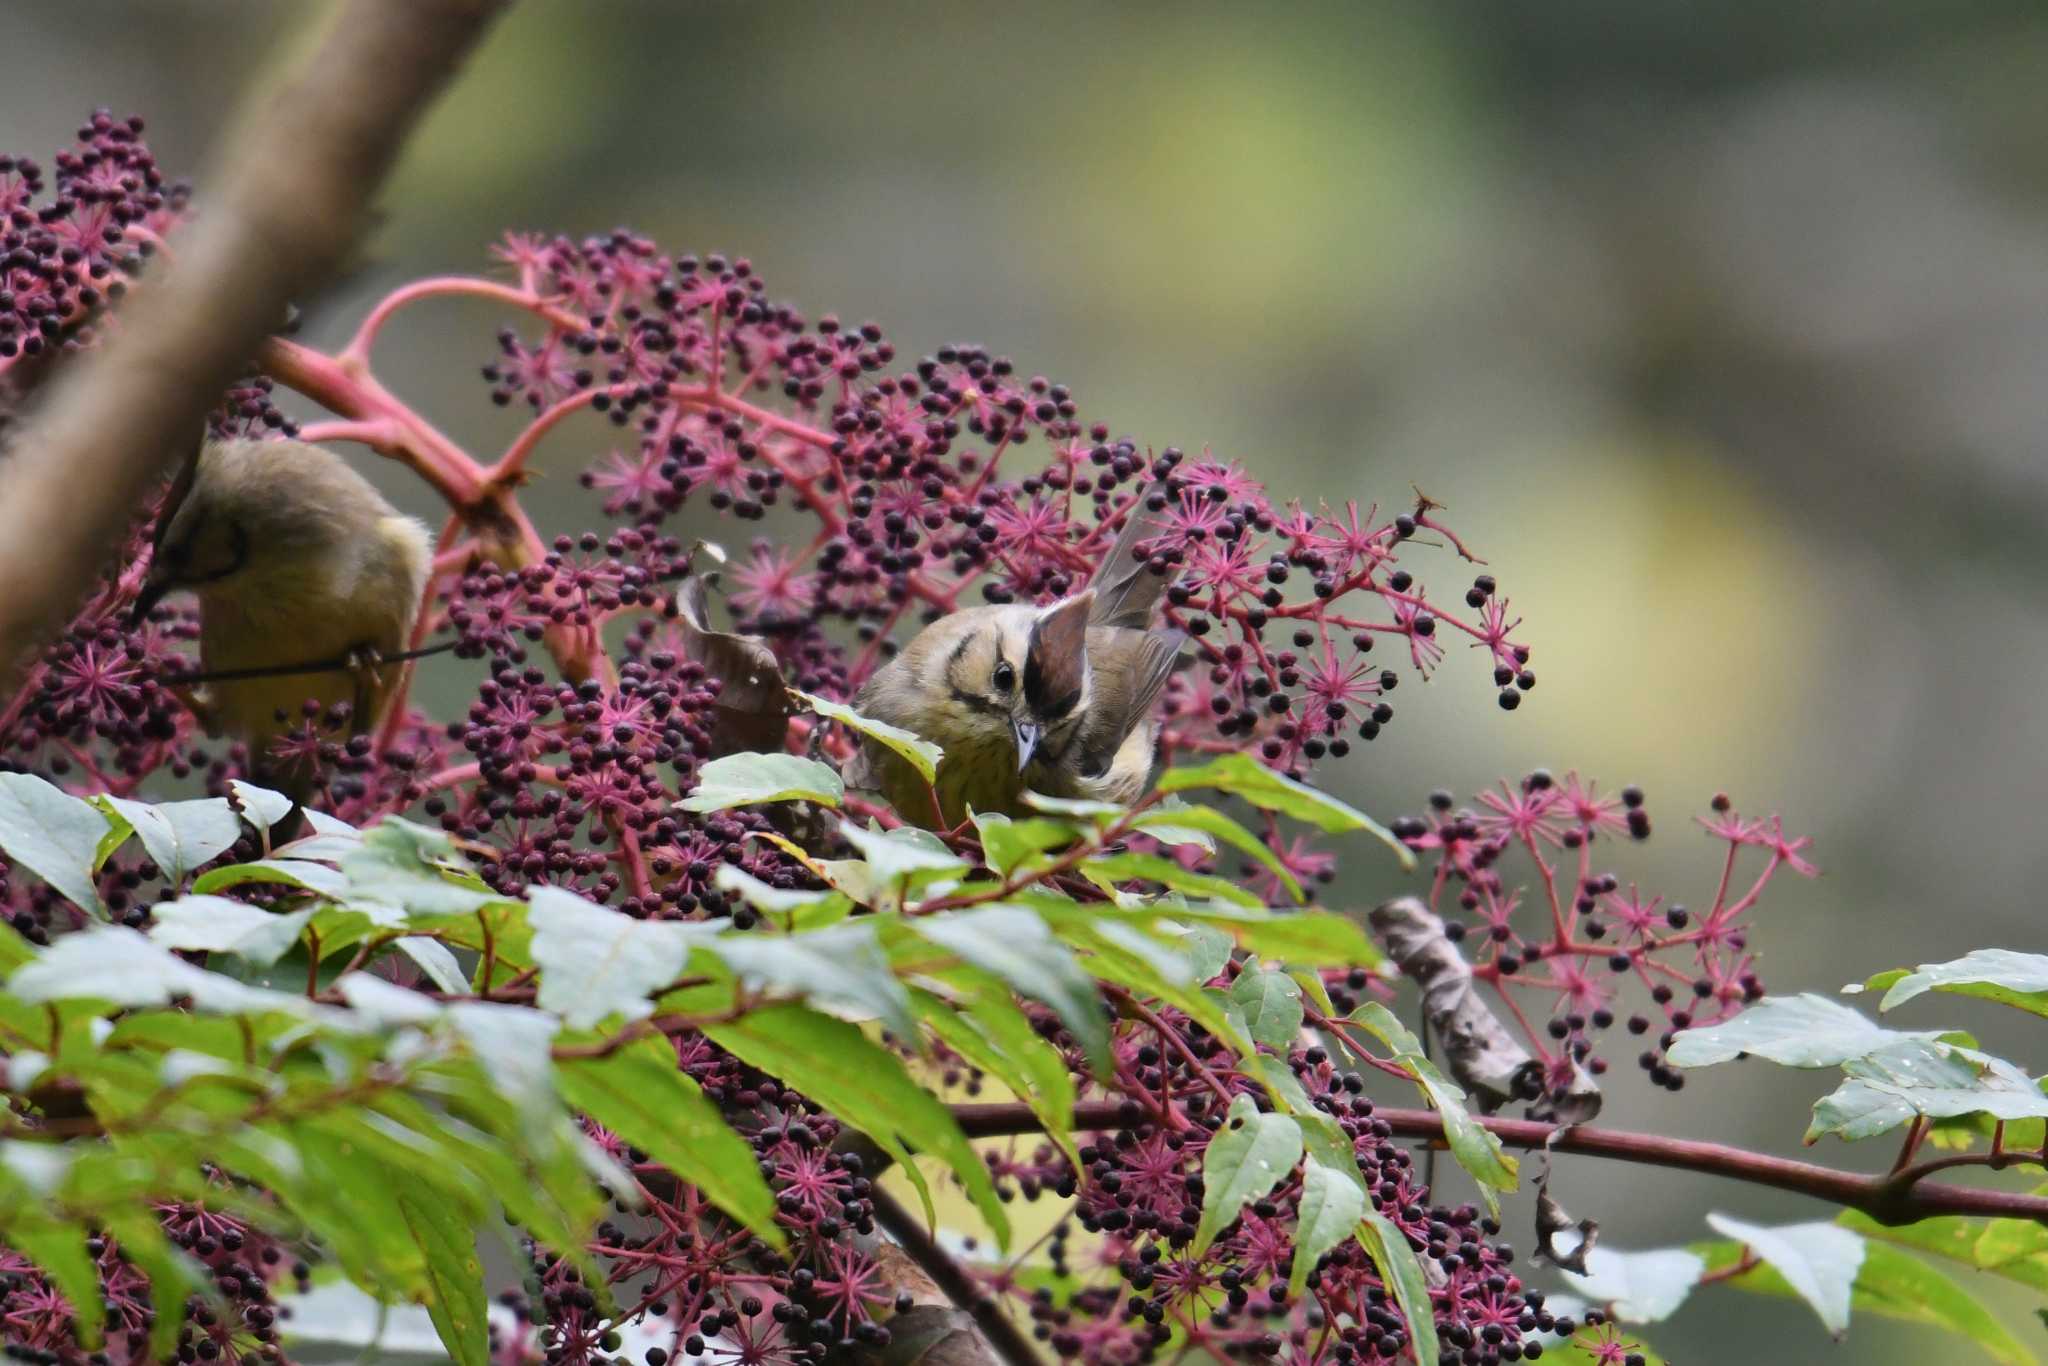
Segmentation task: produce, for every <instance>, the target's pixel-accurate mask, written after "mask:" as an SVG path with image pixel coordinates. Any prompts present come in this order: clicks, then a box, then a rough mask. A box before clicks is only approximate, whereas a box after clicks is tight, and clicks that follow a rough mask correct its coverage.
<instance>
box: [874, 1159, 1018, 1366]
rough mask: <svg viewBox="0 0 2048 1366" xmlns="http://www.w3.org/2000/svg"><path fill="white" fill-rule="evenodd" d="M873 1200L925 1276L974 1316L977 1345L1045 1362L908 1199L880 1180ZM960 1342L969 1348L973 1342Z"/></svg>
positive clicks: (1012, 1361) (879, 1219)
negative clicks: (939, 1241)
mask: <svg viewBox="0 0 2048 1366" xmlns="http://www.w3.org/2000/svg"><path fill="white" fill-rule="evenodd" d="M868 1200H869V1202H870V1203H871V1204H873V1205H874V1207H875V1222H876V1223H878V1224H880V1225H881V1226H882V1227H883V1228H884V1229H885V1230H887V1231H888V1234H889V1236H890V1237H891V1238H894V1239H895V1240H896V1242H897V1245H898V1246H900V1247H901V1248H902V1249H903V1251H904V1253H905V1254H906V1255H907V1256H908V1257H909V1258H910V1260H911V1261H913V1262H915V1263H917V1265H918V1267H919V1269H920V1270H922V1271H923V1272H924V1274H925V1275H927V1276H929V1277H931V1278H932V1283H933V1284H935V1285H937V1286H938V1288H939V1289H940V1290H942V1291H944V1292H945V1296H946V1298H947V1299H949V1300H951V1301H952V1302H953V1303H954V1305H956V1306H957V1307H958V1308H960V1309H962V1310H964V1311H965V1312H966V1313H967V1314H968V1315H969V1316H970V1317H971V1318H973V1320H974V1326H975V1327H976V1328H977V1329H979V1330H980V1338H981V1342H980V1343H975V1344H972V1345H973V1346H983V1345H985V1346H986V1348H987V1349H988V1350H990V1351H992V1352H993V1353H994V1355H995V1356H996V1358H998V1359H1000V1360H1001V1361H1003V1362H1004V1363H1005V1364H1006V1366H1039V1361H1040V1356H1039V1353H1038V1352H1037V1351H1036V1350H1034V1349H1033V1347H1032V1346H1031V1343H1030V1342H1029V1340H1027V1339H1026V1338H1025V1336H1024V1334H1023V1333H1021V1332H1020V1331H1018V1328H1017V1325H1016V1323H1015V1322H1013V1321H1012V1320H1011V1318H1010V1316H1009V1315H1008V1314H1006V1313H1004V1312H1003V1308H1002V1306H1001V1305H1000V1304H998V1303H996V1301H995V1299H994V1298H993V1297H991V1296H990V1295H989V1294H988V1293H987V1292H986V1291H984V1290H983V1289H982V1288H981V1287H980V1286H978V1285H976V1284H975V1283H974V1278H973V1277H972V1276H970V1275H968V1273H967V1270H966V1268H964V1267H962V1266H961V1265H960V1263H959V1262H957V1261H955V1260H954V1259H953V1258H952V1256H951V1255H949V1254H948V1253H947V1252H946V1250H945V1249H944V1248H942V1247H940V1246H939V1245H938V1244H937V1243H935V1242H933V1241H932V1236H931V1234H929V1233H928V1232H926V1231H925V1227H924V1221H923V1220H922V1219H920V1218H918V1217H917V1216H916V1215H914V1214H912V1213H911V1212H910V1211H909V1210H907V1209H905V1208H904V1207H903V1202H902V1201H900V1200H898V1199H897V1198H896V1197H895V1196H893V1195H891V1194H889V1193H888V1192H887V1191H885V1190H883V1189H882V1188H881V1187H880V1186H879V1185H877V1186H875V1187H874V1188H873V1189H872V1190H870V1191H869V1192H868ZM960 1345H961V1346H962V1347H963V1348H965V1347H968V1346H969V1345H970V1344H968V1343H962V1344H960Z"/></svg>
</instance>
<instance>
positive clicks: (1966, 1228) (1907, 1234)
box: [1835, 1210, 2048, 1291]
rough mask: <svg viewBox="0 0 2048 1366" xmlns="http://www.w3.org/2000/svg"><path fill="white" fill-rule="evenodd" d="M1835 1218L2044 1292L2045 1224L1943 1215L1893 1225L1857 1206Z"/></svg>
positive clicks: (2047, 1282) (2047, 1266)
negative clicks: (1857, 1208) (1886, 1223)
mask: <svg viewBox="0 0 2048 1366" xmlns="http://www.w3.org/2000/svg"><path fill="white" fill-rule="evenodd" d="M1835 1222H1836V1223H1838V1224H1840V1225H1842V1226H1843V1227H1844V1228H1847V1229H1850V1230H1853V1231H1854V1232H1857V1233H1860V1234H1862V1235H1863V1236H1864V1237H1866V1238H1875V1239H1879V1240H1881V1241H1883V1242H1887V1243H1896V1244H1897V1245H1898V1246H1900V1247H1910V1248H1914V1249H1916V1250H1918V1251H1921V1252H1929V1253H1933V1254H1934V1255H1935V1256H1937V1257H1945V1258H1947V1259H1948V1260H1950V1261H1953V1262H1960V1263H1962V1264H1963V1265H1964V1266H1967V1267H1971V1268H1972V1269H1974V1270H1978V1271H1989V1272H1991V1273H1992V1274H1993V1275H1996V1276H2003V1277H2005V1278H2006V1279H2007V1280H2011V1281H2017V1282H2018V1283H2019V1284H2021V1285H2025V1286H2031V1287H2032V1288H2034V1289H2035V1290H2041V1291H2048V1228H2044V1227H2043V1226H2041V1225H2040V1224H2037V1223H2035V1222H2034V1221H2033V1220H2031V1219H1965V1218H1961V1217H1958V1216H1954V1215H1945V1216H1940V1217H1937V1218H1932V1219H1922V1220H1919V1221H1918V1222H1916V1223H1911V1224H1900V1225H1898V1226H1896V1227H1892V1226H1888V1225H1885V1224H1880V1223H1878V1222H1877V1220H1875V1219H1873V1218H1871V1217H1870V1216H1869V1215H1867V1214H1863V1213H1861V1212H1859V1211H1857V1210H1844V1211H1843V1212H1842V1213H1841V1215H1839V1216H1838V1217H1837V1218H1836V1220H1835Z"/></svg>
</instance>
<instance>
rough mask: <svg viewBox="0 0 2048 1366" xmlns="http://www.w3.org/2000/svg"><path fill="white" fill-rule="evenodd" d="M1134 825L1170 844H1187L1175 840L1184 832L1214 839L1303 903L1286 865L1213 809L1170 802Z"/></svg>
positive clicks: (1183, 840)
mask: <svg viewBox="0 0 2048 1366" xmlns="http://www.w3.org/2000/svg"><path fill="white" fill-rule="evenodd" d="M1131 824H1132V825H1133V827H1135V828H1136V829H1139V830H1142V831H1144V832H1145V833H1146V834H1148V835H1151V836H1152V837H1153V838H1155V839H1158V840H1163V841H1165V842H1166V843H1168V844H1177V843H1178V844H1185V843H1188V842H1189V841H1188V840H1187V839H1186V838H1184V837H1182V838H1175V837H1176V836H1180V835H1181V832H1183V831H1198V832H1200V833H1201V834H1203V835H1210V836H1214V837H1215V838H1216V839H1219V840H1222V841H1223V842H1224V843H1225V844H1227V845H1229V846H1230V847H1231V848H1233V849H1235V850H1237V851H1238V852H1239V853H1241V854H1245V855H1247V856H1249V857H1251V858H1253V859H1255V860H1257V861H1258V862H1259V863H1260V864H1263V865H1264V866H1265V868H1266V869H1267V871H1269V872H1271V873H1272V874H1273V876H1275V877H1277V878H1278V879H1280V885H1281V886H1283V887H1285V888H1286V889H1287V894H1288V895H1289V896H1291V897H1293V898H1294V899H1295V900H1296V901H1300V900H1301V899H1302V891H1301V883H1300V882H1298V881H1296V880H1295V876H1294V874H1293V873H1291V872H1289V871H1288V870H1287V865H1286V864H1284V863H1282V862H1281V861H1280V859H1279V856H1278V855H1276V854H1274V852H1273V850H1272V849H1271V847H1269V846H1268V845H1267V843H1266V842H1265V841H1264V840H1262V839H1260V838H1259V837H1258V836H1257V835H1254V834H1253V833H1252V832H1251V831H1249V830H1247V829H1245V828H1244V827H1243V826H1242V825H1240V824H1238V823H1237V822H1236V821H1234V820H1232V819H1231V818H1230V817H1228V816H1226V815H1224V814H1223V813H1222V812H1221V811H1218V810H1217V809H1216V808H1214V807H1212V806H1194V805H1190V804H1186V803H1179V802H1168V803H1164V804H1162V805H1159V806H1155V807H1153V808H1152V809H1151V810H1150V811H1145V812H1142V813H1140V814H1139V816H1138V818H1137V819H1136V820H1134V821H1132V822H1131Z"/></svg>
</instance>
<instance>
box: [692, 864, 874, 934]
mask: <svg viewBox="0 0 2048 1366" xmlns="http://www.w3.org/2000/svg"><path fill="white" fill-rule="evenodd" d="M711 883H712V885H713V886H714V887H716V888H718V890H719V891H721V892H725V893H728V894H729V895H732V896H736V897H738V898H739V899H740V900H742V901H744V902H746V903H747V904H748V905H749V906H752V907H753V908H754V909H755V910H757V911H760V912H762V913H763V914H765V915H770V916H781V917H782V921H781V926H782V928H784V929H787V930H796V929H816V928H820V927H822V926H825V925H830V924H833V923H836V922H837V921H840V920H844V919H845V918H846V917H847V915H848V914H849V913H851V911H852V910H853V900H852V898H850V897H848V896H847V895H846V894H845V893H844V892H841V891H837V890H834V889H831V888H826V889H824V890H819V889H817V888H810V887H798V888H783V887H775V886H771V885H770V884H768V883H766V882H763V881H762V880H761V879H760V878H757V877H755V876H754V875H753V874H752V873H750V872H748V871H747V870H746V869H744V868H741V867H739V866H738V865H737V864H732V863H721V864H719V865H718V871H717V872H716V873H714V874H713V875H712V879H711Z"/></svg>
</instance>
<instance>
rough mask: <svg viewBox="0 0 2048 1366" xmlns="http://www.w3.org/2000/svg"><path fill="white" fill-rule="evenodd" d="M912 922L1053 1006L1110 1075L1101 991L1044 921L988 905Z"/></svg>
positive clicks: (1099, 1073) (1092, 1060) (1095, 1066)
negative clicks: (1054, 936)
mask: <svg viewBox="0 0 2048 1366" xmlns="http://www.w3.org/2000/svg"><path fill="white" fill-rule="evenodd" d="M912 925H913V927H914V928H915V929H916V931H917V932H918V933H919V934H920V935H922V936H924V937H925V938H926V939H929V940H930V941H931V942H932V943H934V944H937V945H939V946H940V947H942V948H946V949H950V950H951V951H952V952H954V953H956V954H958V955H959V956H960V957H961V958H962V959H964V960H966V961H967V962H969V963H972V964H973V965H974V966H975V967H978V968H980V969H981V970H982V971H984V972H987V973H991V974H993V975H994V976H996V977H998V978H1000V979H1001V980H1002V981H1004V982H1006V983H1008V984H1009V986H1010V989H1011V990H1013V991H1015V992H1016V993H1017V994H1018V995H1020V996H1024V997H1026V998H1028V999H1030V1000H1033V1001H1042V1002H1044V1003H1045V1004H1046V1005H1049V1006H1051V1007H1052V1008H1053V1011H1054V1013H1056V1014H1057V1015H1058V1016H1059V1017H1060V1021H1061V1023H1063V1024H1065V1025H1066V1027H1067V1028H1068V1029H1069V1030H1070V1031H1072V1033H1073V1035H1074V1037H1075V1039H1077V1040H1079V1041H1080V1044H1081V1047H1082V1049H1083V1051H1084V1052H1086V1054H1087V1055H1088V1063H1089V1066H1090V1068H1091V1069H1092V1070H1093V1071H1094V1073H1095V1075H1096V1077H1097V1078H1098V1079H1101V1080H1103V1081H1107V1080H1108V1079H1109V1077H1110V1075H1111V1073H1112V1071H1113V1070H1114V1068H1113V1063H1112V1059H1111V1057H1110V1050H1109V1019H1108V1017H1107V1016H1106V1015H1105V1014H1104V1012H1103V1008H1102V995H1101V993H1100V992H1099V991H1098V990H1097V989H1096V986H1095V983H1094V981H1093V980H1092V979H1091V978H1090V977H1089V976H1088V974H1087V973H1086V972H1084V971H1082V969H1081V965H1080V964H1079V963H1077V962H1075V961H1074V955H1073V954H1072V953H1071V952H1070V951H1069V950H1068V949H1067V946H1066V945H1064V944H1062V943H1060V941H1059V940H1057V939H1055V938H1053V934H1052V931H1051V929H1049V928H1048V927H1047V926H1046V923H1045V922H1044V921H1043V920H1041V919H1039V918H1038V917H1037V916H1035V915H1033V914H1032V913H1031V912H1030V911H1027V910H1025V909H1024V908H1023V907H1021V906H985V907H980V908H978V909H975V910H970V911H952V912H948V913H946V914H943V915H927V916H919V917H918V918H917V919H916V920H915V921H913V922H912Z"/></svg>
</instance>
